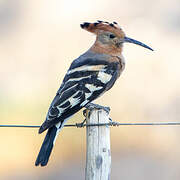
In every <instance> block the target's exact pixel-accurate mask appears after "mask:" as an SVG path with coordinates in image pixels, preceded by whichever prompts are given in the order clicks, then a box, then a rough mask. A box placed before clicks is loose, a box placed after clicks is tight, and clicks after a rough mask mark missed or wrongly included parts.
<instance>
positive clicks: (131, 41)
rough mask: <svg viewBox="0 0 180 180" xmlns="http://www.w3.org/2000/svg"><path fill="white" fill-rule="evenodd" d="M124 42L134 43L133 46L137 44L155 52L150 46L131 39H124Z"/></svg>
mask: <svg viewBox="0 0 180 180" xmlns="http://www.w3.org/2000/svg"><path fill="white" fill-rule="evenodd" d="M124 42H128V43H133V44H137V45H139V46H142V47H144V48H147V49H150V50H151V51H154V50H153V49H152V48H150V47H149V46H147V45H145V44H144V43H142V42H140V41H137V40H135V39H131V38H129V37H124Z"/></svg>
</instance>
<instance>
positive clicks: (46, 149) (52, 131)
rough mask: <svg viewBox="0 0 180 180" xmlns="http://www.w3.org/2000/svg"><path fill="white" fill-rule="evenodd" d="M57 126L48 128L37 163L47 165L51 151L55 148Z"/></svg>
mask: <svg viewBox="0 0 180 180" xmlns="http://www.w3.org/2000/svg"><path fill="white" fill-rule="evenodd" d="M56 132H57V128H56V126H53V127H51V128H49V129H48V132H47V134H46V137H45V139H44V142H43V144H42V146H41V149H40V152H39V154H38V157H37V159H36V162H35V165H36V166H38V165H41V166H46V165H47V163H48V160H49V156H50V155H51V151H52V148H53V143H54V139H55V137H56Z"/></svg>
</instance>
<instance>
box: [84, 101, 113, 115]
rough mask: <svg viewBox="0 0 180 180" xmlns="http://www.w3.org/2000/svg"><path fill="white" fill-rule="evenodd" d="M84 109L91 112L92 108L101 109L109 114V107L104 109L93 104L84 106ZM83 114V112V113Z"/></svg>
mask: <svg viewBox="0 0 180 180" xmlns="http://www.w3.org/2000/svg"><path fill="white" fill-rule="evenodd" d="M85 108H86V109H88V110H90V111H91V110H93V109H94V108H95V109H103V110H104V111H106V112H107V113H108V114H109V111H110V108H109V107H105V106H101V105H99V104H94V103H88V104H87V105H86V106H85ZM83 114H84V112H83Z"/></svg>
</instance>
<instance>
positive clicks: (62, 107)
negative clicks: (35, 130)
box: [39, 60, 117, 133]
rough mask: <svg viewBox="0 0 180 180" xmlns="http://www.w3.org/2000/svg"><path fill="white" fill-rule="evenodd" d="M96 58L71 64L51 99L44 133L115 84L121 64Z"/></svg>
mask: <svg viewBox="0 0 180 180" xmlns="http://www.w3.org/2000/svg"><path fill="white" fill-rule="evenodd" d="M88 62H89V63H88ZM92 62H93V61H92V60H91V61H89V60H87V61H83V63H76V62H75V63H74V64H72V65H71V67H70V69H69V70H68V72H67V74H66V76H65V78H64V80H63V84H62V85H61V87H60V89H59V90H58V92H57V94H56V96H55V98H54V100H53V102H52V103H51V106H50V108H49V111H48V114H47V117H46V121H45V122H44V123H43V125H42V126H41V128H40V130H39V132H40V133H41V132H43V131H45V130H46V129H48V128H49V127H51V126H53V125H55V124H57V123H59V122H60V123H63V122H64V121H65V120H66V119H68V118H69V117H71V116H72V115H73V114H75V113H76V112H77V111H79V110H80V109H81V108H82V107H84V106H85V105H86V104H88V103H89V102H91V101H93V100H94V99H96V98H97V97H99V96H100V95H101V94H103V93H104V92H105V91H106V90H108V89H110V88H111V87H112V85H113V84H114V82H115V80H116V79H117V77H116V76H117V71H116V69H117V67H116V66H115V65H113V66H112V64H108V63H107V62H105V61H97V60H96V61H95V63H94V64H93V63H92Z"/></svg>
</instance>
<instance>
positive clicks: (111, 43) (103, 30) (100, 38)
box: [80, 21, 153, 54]
mask: <svg viewBox="0 0 180 180" xmlns="http://www.w3.org/2000/svg"><path fill="white" fill-rule="evenodd" d="M80 26H81V28H83V29H85V30H87V31H89V32H91V33H94V34H95V35H96V43H95V45H96V46H95V48H97V49H99V51H100V49H101V51H103V50H105V51H111V52H112V54H116V53H121V51H122V46H123V43H126V42H127V43H133V44H137V45H140V46H142V47H144V48H147V49H150V50H153V49H151V48H150V47H149V46H147V45H145V44H144V43H142V42H140V41H137V40H135V39H132V38H129V37H127V36H126V35H125V33H124V31H123V30H122V29H121V27H120V26H119V25H118V24H117V23H116V22H113V23H109V22H104V21H97V22H95V23H88V22H85V23H83V24H81V25H80ZM107 53H110V52H107Z"/></svg>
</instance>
